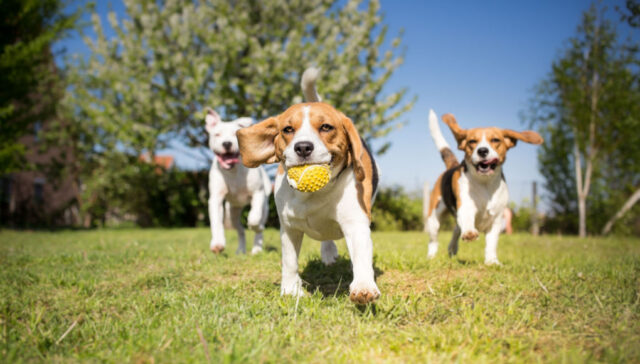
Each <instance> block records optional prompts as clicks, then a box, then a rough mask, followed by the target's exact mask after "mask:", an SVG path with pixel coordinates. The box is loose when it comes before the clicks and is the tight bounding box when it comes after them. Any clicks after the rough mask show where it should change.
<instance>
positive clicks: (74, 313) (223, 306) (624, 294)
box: [0, 228, 640, 363]
mask: <svg viewBox="0 0 640 364" xmlns="http://www.w3.org/2000/svg"><path fill="white" fill-rule="evenodd" d="M248 234H249V236H248V238H249V239H248V240H249V241H251V240H252V235H251V234H252V233H248ZM227 238H228V239H227V242H228V244H229V245H228V248H227V251H228V253H223V255H218V256H214V255H213V254H211V253H210V252H209V250H208V244H209V239H210V236H209V230H208V229H205V228H202V229H119V230H109V229H99V230H94V231H79V232H59V233H42V232H29V231H26V232H14V231H2V233H1V234H0V264H1V265H2V269H0V319H1V321H0V325H1V326H2V335H0V348H1V349H0V350H2V358H3V361H4V362H8V363H16V362H56V363H60V362H64V363H69V362H71V363H73V362H110V363H127V362H155V363H195V362H198V363H199V362H207V361H209V362H211V363H232V362H247V363H248V362H250V363H276V362H277V363H307V362H330V363H347V362H348V363H365V362H376V363H377V362H389V363H419V362H429V363H442V362H464V363H503V362H517V363H519V362H524V363H537V362H544V363H547V362H552V363H556V362H572V363H573V362H575V363H584V362H602V363H618V362H624V363H627V362H629V363H633V362H638V361H640V347H639V346H638V333H640V300H639V299H638V282H639V281H640V244H639V240H638V239H629V238H624V239H620V238H616V239H613V238H607V239H593V238H588V239H584V240H577V239H576V238H567V237H549V236H543V237H538V238H534V237H532V236H530V235H526V234H514V235H511V236H502V237H501V238H500V247H499V250H500V252H499V254H500V259H501V261H502V262H503V266H501V267H487V266H485V265H484V264H483V263H482V262H483V259H484V251H483V250H484V244H482V242H475V243H461V246H460V253H459V259H449V258H448V257H447V253H446V249H441V252H440V253H439V254H438V256H436V258H435V259H434V260H427V259H426V254H427V236H426V234H424V233H421V232H403V233H398V232H393V233H383V232H376V233H373V235H372V238H373V242H374V246H375V250H374V252H375V258H374V266H375V272H376V275H377V283H378V286H379V287H380V290H381V292H382V296H381V298H380V300H379V301H378V302H377V304H376V305H375V306H371V307H367V308H358V307H356V306H354V305H353V304H352V303H351V302H350V301H349V298H348V296H347V293H346V292H347V289H348V288H347V287H348V285H349V283H350V279H351V267H350V261H349V257H348V254H347V253H346V246H345V243H344V241H338V242H337V245H338V250H339V252H340V254H341V255H342V257H341V258H340V259H339V260H338V262H337V263H336V264H335V265H333V266H331V267H325V266H323V265H322V263H321V262H320V253H319V250H320V247H319V243H318V242H315V241H311V240H309V239H306V240H305V242H304V243H303V245H302V250H301V258H300V271H301V275H302V277H304V280H305V281H306V283H307V284H305V287H306V288H307V290H308V291H309V293H310V294H309V295H308V296H306V297H301V298H300V299H299V300H296V299H294V298H291V297H280V287H279V283H280V275H281V272H280V269H281V267H280V259H281V255H280V238H279V235H278V232H277V231H276V230H272V229H269V230H267V231H265V247H266V248H267V249H266V251H265V253H263V254H260V255H256V256H250V255H236V254H234V253H233V251H234V250H235V249H236V247H237V237H236V234H235V233H233V232H230V233H229V234H228V235H227ZM449 238H450V235H448V234H446V233H445V234H442V236H441V237H440V239H439V240H440V244H441V248H442V247H444V246H445V245H446V244H447V242H448V240H449ZM74 323H75V324H74ZM67 331H68V333H67V334H66V335H64V337H63V334H64V333H65V332H67ZM207 357H210V359H207Z"/></svg>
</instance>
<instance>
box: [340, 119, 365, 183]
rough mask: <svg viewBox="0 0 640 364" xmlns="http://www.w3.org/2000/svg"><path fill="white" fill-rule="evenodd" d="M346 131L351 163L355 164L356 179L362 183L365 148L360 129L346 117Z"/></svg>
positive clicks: (344, 123)
mask: <svg viewBox="0 0 640 364" xmlns="http://www.w3.org/2000/svg"><path fill="white" fill-rule="evenodd" d="M342 125H343V127H344V131H345V133H346V134H347V139H349V147H350V148H349V154H350V156H351V158H350V159H351V163H352V164H353V172H354V173H355V175H356V179H357V180H358V181H360V182H362V180H363V179H364V177H365V175H364V174H365V173H364V168H363V165H362V155H363V154H364V146H363V145H362V139H360V134H358V129H356V126H355V125H353V122H352V121H351V119H349V118H348V117H346V116H345V118H344V121H343V123H342Z"/></svg>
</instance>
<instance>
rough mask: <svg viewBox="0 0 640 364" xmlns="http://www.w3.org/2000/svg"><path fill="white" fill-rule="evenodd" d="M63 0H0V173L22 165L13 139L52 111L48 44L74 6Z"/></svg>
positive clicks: (66, 24) (69, 22)
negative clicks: (67, 7) (68, 11)
mask: <svg viewBox="0 0 640 364" xmlns="http://www.w3.org/2000/svg"><path fill="white" fill-rule="evenodd" d="M65 6H66V4H65V2H63V1H62V0H0V14H2V18H1V20H0V175H2V174H6V173H11V172H15V171H19V170H23V169H24V168H25V159H24V156H25V148H24V147H23V146H22V145H21V144H19V141H18V139H19V138H20V137H21V136H23V135H24V134H26V133H27V132H28V131H29V130H30V125H31V123H33V122H34V121H36V120H41V121H42V120H47V119H49V118H51V117H53V116H55V109H56V104H57V102H58V99H59V98H60V96H61V93H62V92H61V86H60V79H59V73H58V72H57V71H56V67H55V65H54V63H53V54H52V53H51V44H52V43H53V42H55V41H56V40H59V39H61V38H62V37H64V36H65V35H66V34H67V32H68V31H69V30H71V29H72V28H73V27H74V25H75V22H76V20H77V18H78V16H79V14H80V13H79V11H78V12H75V13H73V14H65V13H64V12H63V9H64V8H65Z"/></svg>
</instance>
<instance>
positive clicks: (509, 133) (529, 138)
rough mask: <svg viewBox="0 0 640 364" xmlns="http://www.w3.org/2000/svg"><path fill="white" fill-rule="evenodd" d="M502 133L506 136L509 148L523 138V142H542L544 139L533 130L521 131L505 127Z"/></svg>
mask: <svg viewBox="0 0 640 364" xmlns="http://www.w3.org/2000/svg"><path fill="white" fill-rule="evenodd" d="M502 135H504V138H505V140H506V142H507V148H513V147H515V146H516V143H517V142H518V140H522V141H523V142H525V143H529V144H542V142H543V141H544V140H543V139H542V137H541V136H540V134H538V133H536V132H535V131H532V130H525V131H523V132H519V131H514V130H509V129H503V130H502Z"/></svg>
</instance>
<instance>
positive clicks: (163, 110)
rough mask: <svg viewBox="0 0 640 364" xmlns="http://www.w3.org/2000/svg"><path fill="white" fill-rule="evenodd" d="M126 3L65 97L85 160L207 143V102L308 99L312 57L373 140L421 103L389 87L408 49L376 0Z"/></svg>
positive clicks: (232, 105) (273, 105)
mask: <svg viewBox="0 0 640 364" xmlns="http://www.w3.org/2000/svg"><path fill="white" fill-rule="evenodd" d="M124 3H125V5H126V12H127V16H126V17H123V18H118V17H117V16H116V14H115V13H110V14H109V16H108V19H109V23H110V26H111V28H113V29H114V30H115V33H116V37H114V38H112V39H107V37H106V35H105V32H104V27H103V26H102V24H101V23H100V19H99V17H98V16H97V15H96V14H94V15H93V26H94V31H95V33H96V35H97V36H96V38H95V39H91V38H86V42H87V44H88V46H89V48H90V49H91V55H90V57H89V58H88V59H81V58H78V59H76V60H74V61H73V62H74V64H75V65H76V66H77V68H76V72H73V73H72V75H71V77H72V85H73V87H72V89H71V91H70V93H69V94H68V95H67V96H68V97H67V98H66V105H67V106H68V108H67V110H68V112H69V113H70V117H71V120H73V121H74V123H73V124H74V125H72V126H65V127H64V128H61V130H60V132H61V133H62V136H63V138H65V139H67V140H69V139H72V140H73V142H72V143H73V144H74V145H75V147H76V148H77V149H78V153H77V154H78V155H82V156H84V158H85V160H84V161H81V164H79V166H83V167H82V168H85V170H88V171H90V170H91V169H92V167H91V166H92V164H95V163H96V161H97V159H100V158H109V157H110V156H114V155H115V154H117V153H128V154H132V155H140V154H142V153H149V154H151V155H153V154H154V153H155V151H156V150H158V149H160V148H165V147H167V146H168V145H169V144H170V143H174V144H175V143H176V142H179V143H183V144H186V145H190V146H192V147H203V146H205V145H206V138H207V136H206V133H205V132H204V128H203V120H204V111H203V110H204V109H205V107H207V106H210V107H213V108H215V109H216V110H217V111H218V112H219V113H220V114H221V115H222V116H223V119H233V118H236V117H241V116H252V117H255V118H257V119H261V118H265V117H267V116H270V115H274V114H278V113H280V112H282V111H283V110H285V109H286V108H287V107H288V106H290V105H291V104H292V103H294V102H299V101H301V98H300V97H301V95H302V92H301V90H300V89H299V82H300V75H301V73H302V71H304V69H305V68H307V67H308V66H311V65H314V66H317V67H319V68H321V69H322V76H321V79H320V80H319V82H318V84H319V89H320V90H321V93H322V94H323V96H324V99H325V100H327V101H328V102H330V103H331V104H333V105H334V106H336V107H337V108H338V109H340V110H342V111H344V112H345V113H346V114H347V115H348V116H350V117H351V118H352V119H353V120H354V122H355V123H356V125H357V126H358V128H359V130H360V132H361V133H362V135H363V137H364V138H365V139H369V138H376V137H381V136H384V135H386V134H387V133H389V132H390V131H391V130H392V128H393V127H397V126H399V125H401V123H400V122H398V121H397V119H398V118H399V116H400V115H402V113H404V112H405V111H407V110H409V109H410V108H411V106H412V105H413V101H409V102H403V99H404V98H405V95H406V92H407V91H406V89H402V90H399V91H396V92H383V86H384V85H385V84H386V82H387V80H388V79H389V77H390V76H391V74H392V73H393V72H394V70H395V69H396V68H397V67H398V66H399V65H400V64H401V63H402V56H401V53H400V49H399V46H400V39H399V38H396V39H393V40H392V41H391V42H390V44H387V43H385V39H386V33H387V29H386V27H384V26H379V23H380V22H381V21H382V17H381V15H380V14H379V2H378V1H377V0H372V1H367V2H362V1H360V0H351V1H348V2H347V3H346V4H344V3H342V2H339V1H336V0H305V1H285V0H268V1H253V0H241V1H229V0H207V1H189V2H184V1H177V0H166V1H159V2H156V1H144V2H137V1H128V0H125V1H124ZM386 148H388V144H386V145H384V146H383V147H382V148H380V149H379V150H378V152H384V150H386ZM114 153H115V154H114ZM105 173H108V172H106V171H105ZM84 175H88V173H84Z"/></svg>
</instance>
